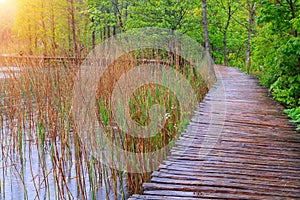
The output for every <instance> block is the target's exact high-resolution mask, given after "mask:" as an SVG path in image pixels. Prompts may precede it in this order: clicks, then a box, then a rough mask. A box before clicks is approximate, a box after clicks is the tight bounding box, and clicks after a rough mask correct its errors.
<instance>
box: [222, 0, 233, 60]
mask: <svg viewBox="0 0 300 200" xmlns="http://www.w3.org/2000/svg"><path fill="white" fill-rule="evenodd" d="M231 15H232V13H231V5H229V6H228V18H227V22H226V25H225V27H224V32H223V45H224V53H223V54H224V65H225V66H227V65H228V58H227V30H228V27H229V24H230V20H231Z"/></svg>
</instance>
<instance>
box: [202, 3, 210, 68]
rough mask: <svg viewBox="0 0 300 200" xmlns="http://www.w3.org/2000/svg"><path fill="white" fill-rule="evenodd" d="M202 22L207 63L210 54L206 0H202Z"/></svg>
mask: <svg viewBox="0 0 300 200" xmlns="http://www.w3.org/2000/svg"><path fill="white" fill-rule="evenodd" d="M202 23H203V28H204V40H205V50H206V55H207V59H208V62H209V63H212V60H211V56H210V40H209V34H208V24H207V3H206V0H202Z"/></svg>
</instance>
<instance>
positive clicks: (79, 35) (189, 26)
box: [0, 0, 300, 129]
mask: <svg viewBox="0 0 300 200" xmlns="http://www.w3.org/2000/svg"><path fill="white" fill-rule="evenodd" d="M206 4H207V5H206ZM204 5H205V7H204ZM203 8H205V11H206V12H205V13H206V16H207V17H206V19H205V18H203V16H204V15H203V11H204V10H203ZM205 23H207V26H208V36H209V50H210V53H211V55H212V58H213V60H214V62H215V63H217V64H222V65H227V66H233V67H237V68H239V69H241V70H244V71H247V72H248V73H251V74H253V75H256V76H258V77H259V78H260V81H261V84H262V85H264V86H266V87H268V88H269V90H270V92H271V93H272V95H273V97H274V98H275V99H276V100H277V101H279V102H280V103H281V104H282V105H284V106H285V107H286V108H287V110H286V112H287V113H288V114H289V116H291V117H292V118H293V121H294V122H298V123H299V122H300V99H299V96H300V36H299V35H300V2H299V1H298V0H238V1H235V0H212V1H208V2H206V1H205V0H203V1H198V0H47V1H45V0H11V1H8V0H6V1H1V3H0V44H1V45H0V54H10V55H19V52H22V55H28V56H29V55H34V56H72V57H85V56H86V55H87V54H88V53H89V52H90V51H91V50H92V49H93V48H94V47H95V46H96V45H97V44H99V43H101V41H103V40H105V39H107V38H109V37H111V36H113V35H115V34H117V33H120V32H124V31H127V30H131V29H134V28H141V27H161V28H168V29H171V30H174V31H179V32H182V33H184V34H187V35H189V36H190V37H192V38H193V39H195V40H196V41H197V42H199V43H200V44H202V45H203V46H205V37H204V36H205V34H204V32H205V29H204V26H203V24H205ZM298 128H299V129H300V126H298Z"/></svg>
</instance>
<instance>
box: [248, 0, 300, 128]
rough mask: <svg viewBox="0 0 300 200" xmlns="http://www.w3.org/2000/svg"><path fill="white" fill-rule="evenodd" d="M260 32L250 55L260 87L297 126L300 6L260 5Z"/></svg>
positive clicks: (297, 4) (299, 73)
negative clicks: (284, 109)
mask: <svg viewBox="0 0 300 200" xmlns="http://www.w3.org/2000/svg"><path fill="white" fill-rule="evenodd" d="M260 2H261V4H260V10H259V12H260V14H259V16H258V18H257V22H258V24H259V28H258V29H257V33H258V35H257V37H256V38H255V39H254V43H255V50H254V52H253V60H254V63H253V64H254V66H255V69H256V70H262V72H263V75H262V76H261V77H260V80H261V83H262V84H263V85H265V86H267V87H269V88H270V92H271V93H272V95H273V96H274V98H275V99H276V100H277V101H279V102H280V103H281V104H283V105H284V106H286V107H287V108H290V109H289V110H287V112H286V113H288V114H289V116H290V117H292V119H293V122H298V123H299V115H298V114H297V113H298V112H299V108H297V107H298V106H299V105H300V101H299V97H300V38H299V26H298V25H299V21H300V9H299V8H300V3H299V2H298V1H295V2H292V1H291V4H288V1H266V0H263V1H260Z"/></svg>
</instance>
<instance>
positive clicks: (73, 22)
mask: <svg viewBox="0 0 300 200" xmlns="http://www.w3.org/2000/svg"><path fill="white" fill-rule="evenodd" d="M70 3H71V10H70V12H71V27H72V39H73V54H74V56H75V58H77V59H78V57H79V52H78V46H77V36H76V21H75V5H74V0H71V1H70ZM77 59H76V60H77ZM76 64H77V61H76Z"/></svg>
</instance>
